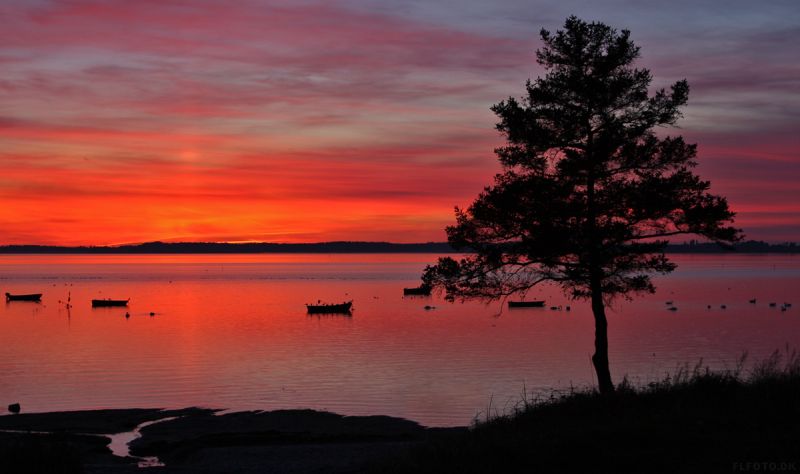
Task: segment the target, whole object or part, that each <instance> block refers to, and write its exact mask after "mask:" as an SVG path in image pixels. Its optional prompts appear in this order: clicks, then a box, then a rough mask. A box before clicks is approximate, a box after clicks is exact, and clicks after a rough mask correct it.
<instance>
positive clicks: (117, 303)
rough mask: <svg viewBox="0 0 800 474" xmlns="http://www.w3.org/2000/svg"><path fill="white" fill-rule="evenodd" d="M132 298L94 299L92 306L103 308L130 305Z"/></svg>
mask: <svg viewBox="0 0 800 474" xmlns="http://www.w3.org/2000/svg"><path fill="white" fill-rule="evenodd" d="M129 301H130V298H128V299H127V300H112V299H104V300H92V308H101V307H106V306H128V302H129Z"/></svg>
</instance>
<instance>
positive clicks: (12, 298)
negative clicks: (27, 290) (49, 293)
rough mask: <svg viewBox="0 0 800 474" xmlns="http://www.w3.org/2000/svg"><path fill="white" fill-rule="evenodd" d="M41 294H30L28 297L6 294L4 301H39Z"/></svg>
mask: <svg viewBox="0 0 800 474" xmlns="http://www.w3.org/2000/svg"><path fill="white" fill-rule="evenodd" d="M41 300H42V294H41V293H31V294H29V295H12V294H11V293H6V301H41Z"/></svg>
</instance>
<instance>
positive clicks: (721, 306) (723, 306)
mask: <svg viewBox="0 0 800 474" xmlns="http://www.w3.org/2000/svg"><path fill="white" fill-rule="evenodd" d="M719 307H720V308H722V309H725V308H727V306H725V305H724V304H721V305H719Z"/></svg>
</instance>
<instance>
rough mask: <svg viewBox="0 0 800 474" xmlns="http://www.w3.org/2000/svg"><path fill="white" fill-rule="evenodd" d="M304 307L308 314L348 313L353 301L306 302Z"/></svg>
mask: <svg viewBox="0 0 800 474" xmlns="http://www.w3.org/2000/svg"><path fill="white" fill-rule="evenodd" d="M306 308H307V309H308V312H309V313H310V314H324V313H349V312H350V310H351V309H352V308H353V302H352V301H347V302H345V303H339V304H307V305H306Z"/></svg>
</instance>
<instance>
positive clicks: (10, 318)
mask: <svg viewBox="0 0 800 474" xmlns="http://www.w3.org/2000/svg"><path fill="white" fill-rule="evenodd" d="M435 257H436V256H435V255H429V254H423V255H198V256H194V255H178V256H169V255H167V256H165V255H158V256H119V255H105V256H76V255H69V256H51V255H48V256H2V257H0V291H2V292H6V291H8V292H11V293H14V292H20V293H22V292H24V291H30V292H42V293H44V295H43V297H42V303H41V304H33V305H31V304H9V305H0V373H2V374H3V376H2V377H0V393H3V394H4V396H6V397H7V398H8V399H13V400H19V401H21V402H23V403H24V405H25V406H26V410H30V411H50V410H64V409H79V408H80V409H85V408H123V407H165V408H171V407H176V408H177V407H185V406H195V405H201V406H210V407H219V408H232V409H239V410H244V409H272V408H299V407H311V408H318V409H328V410H332V411H337V412H341V413H344V414H358V415H366V414H386V415H394V416H403V417H408V418H411V419H414V420H418V421H420V422H422V423H424V424H430V425H448V424H464V423H468V422H469V421H470V420H471V419H472V417H473V416H474V415H475V414H476V413H477V412H478V411H480V410H482V409H483V408H484V407H485V406H486V404H487V402H488V400H489V399H490V397H491V398H492V400H493V404H494V405H495V406H497V407H498V409H502V408H503V407H504V406H511V405H513V404H514V403H515V402H516V401H517V400H519V398H520V395H521V393H522V391H523V387H525V389H526V390H527V391H528V392H531V391H535V390H547V389H549V388H551V387H567V386H569V385H570V384H573V385H578V386H580V385H584V384H591V383H592V380H593V379H592V377H593V372H592V368H591V362H590V359H589V357H590V355H591V352H592V337H593V334H592V331H593V325H592V320H591V314H590V311H589V310H588V308H586V306H585V305H584V304H582V303H575V302H571V301H569V300H567V299H566V298H564V297H563V296H562V295H560V294H559V293H558V292H557V291H555V290H554V289H552V288H542V289H537V290H534V291H532V292H530V294H529V295H528V296H527V299H530V300H545V301H546V305H547V307H546V308H541V309H538V308H530V309H525V308H522V309H514V310H509V309H508V308H503V307H502V305H500V304H499V303H496V304H492V305H488V306H487V305H484V304H482V303H474V302H472V303H464V304H462V303H447V302H445V301H442V300H441V299H440V298H438V297H437V296H435V295H434V296H431V297H405V298H404V297H403V291H402V289H403V288H404V287H413V286H415V285H416V284H418V276H419V273H420V271H421V270H422V268H423V267H424V266H425V265H426V264H428V263H431V262H432V261H434V260H435ZM678 263H679V265H680V267H679V269H678V271H677V272H676V273H675V274H674V275H672V276H669V277H666V278H661V279H658V280H657V284H658V285H659V287H660V289H659V292H658V293H657V294H656V295H652V296H648V297H646V298H642V299H637V300H635V301H634V302H624V301H620V302H617V303H615V304H614V305H613V307H612V310H611V311H610V312H609V313H610V314H609V318H610V349H611V364H612V374H613V375H614V376H615V377H616V379H617V380H619V379H620V378H621V376H622V375H623V374H624V373H627V374H629V375H630V376H631V377H632V378H633V379H634V380H637V381H641V382H646V381H649V380H652V379H654V378H659V377H661V376H663V374H664V373H665V372H667V371H670V370H672V369H674V368H675V367H676V365H678V364H681V363H685V362H690V363H694V362H696V361H697V360H698V359H700V358H704V360H705V361H706V362H707V363H708V364H711V365H712V366H715V367H725V366H732V365H733V364H734V363H735V360H736V359H737V357H738V356H740V355H741V353H742V352H743V351H744V350H748V351H750V353H751V356H752V358H757V357H763V356H765V355H766V354H768V353H769V352H771V351H772V350H774V349H776V348H781V347H783V346H784V345H785V344H787V343H789V344H796V341H800V313H798V312H797V311H798V310H797V309H796V308H789V309H787V310H786V311H783V312H782V311H781V309H780V306H778V305H776V307H770V306H769V303H770V302H778V304H779V305H780V304H782V303H783V302H791V296H792V295H793V292H794V290H795V289H796V288H797V287H798V285H799V284H800V259H798V258H797V257H787V256H775V257H773V256H709V257H705V256H686V257H678ZM116 295H123V296H124V297H125V298H128V297H130V298H131V300H130V303H129V306H128V307H127V308H97V309H94V310H93V309H92V308H91V305H90V301H91V300H92V299H97V298H100V299H102V298H108V297H117V296H116ZM68 297H70V298H71V304H72V308H65V307H64V306H63V304H59V301H61V302H63V301H66V300H67V298H68ZM752 298H756V299H757V303H755V304H753V303H750V302H749V300H750V299H752ZM317 300H322V301H330V302H340V301H349V300H353V301H354V311H353V315H352V316H347V315H309V314H307V311H306V307H305V305H304V303H306V302H308V301H317ZM665 301H672V302H673V305H674V306H675V307H677V308H678V310H677V311H670V310H669V309H668V307H667V305H665ZM559 305H561V306H562V309H563V308H564V307H565V306H566V305H571V311H569V312H567V311H566V310H562V311H557V310H556V311H553V310H550V309H549V308H550V306H555V307H558V306H559ZM709 305H710V306H711V308H709V307H708V306H709ZM721 305H725V306H726V308H725V309H722V308H721ZM426 306H427V307H429V308H428V309H426ZM126 312H127V313H129V315H130V317H129V318H125V314H126ZM150 313H153V316H150ZM498 314H499V317H495V316H497V315H498Z"/></svg>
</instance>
